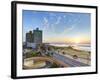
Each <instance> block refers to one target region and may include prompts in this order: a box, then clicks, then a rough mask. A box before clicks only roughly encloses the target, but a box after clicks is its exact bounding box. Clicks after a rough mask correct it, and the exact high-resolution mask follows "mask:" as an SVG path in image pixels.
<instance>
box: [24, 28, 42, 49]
mask: <svg viewBox="0 0 100 80" xmlns="http://www.w3.org/2000/svg"><path fill="white" fill-rule="evenodd" d="M41 43H42V30H39V28H36V30H33V32H32V31H29V32H28V33H26V46H27V47H32V48H34V47H35V45H36V44H41Z"/></svg>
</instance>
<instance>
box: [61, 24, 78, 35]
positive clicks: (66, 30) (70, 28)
mask: <svg viewBox="0 0 100 80" xmlns="http://www.w3.org/2000/svg"><path fill="white" fill-rule="evenodd" d="M75 27H76V26H75V25H72V26H71V27H69V28H66V29H64V31H63V32H62V34H65V33H68V32H70V31H72V30H73V29H74V28H75Z"/></svg>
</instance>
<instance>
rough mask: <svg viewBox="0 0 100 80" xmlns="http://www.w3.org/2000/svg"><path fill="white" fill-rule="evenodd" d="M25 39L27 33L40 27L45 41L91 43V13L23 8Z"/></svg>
mask: <svg viewBox="0 0 100 80" xmlns="http://www.w3.org/2000/svg"><path fill="white" fill-rule="evenodd" d="M22 19H23V41H25V34H26V32H28V31H30V30H34V29H36V28H39V29H40V30H42V31H43V42H45V43H90V40H91V21H90V20H91V15H90V14H89V13H75V12H74V13H73V12H48V11H33V10H23V14H22Z"/></svg>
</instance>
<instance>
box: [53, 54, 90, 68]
mask: <svg viewBox="0 0 100 80" xmlns="http://www.w3.org/2000/svg"><path fill="white" fill-rule="evenodd" d="M52 56H53V58H55V59H57V60H60V61H62V62H64V63H65V64H67V65H69V66H70V67H80V66H89V65H88V64H84V63H82V62H79V61H76V60H74V59H71V58H69V57H67V56H64V55H61V54H59V53H57V52H53V55H52Z"/></svg>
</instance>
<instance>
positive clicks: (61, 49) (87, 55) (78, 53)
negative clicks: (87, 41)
mask: <svg viewBox="0 0 100 80" xmlns="http://www.w3.org/2000/svg"><path fill="white" fill-rule="evenodd" d="M51 47H52V48H53V49H54V50H55V51H59V53H62V54H63V53H64V55H66V54H68V55H71V56H75V55H76V56H77V57H80V58H86V59H88V58H90V56H91V52H90V51H83V50H77V49H74V48H73V47H72V46H68V47H56V46H51Z"/></svg>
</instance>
